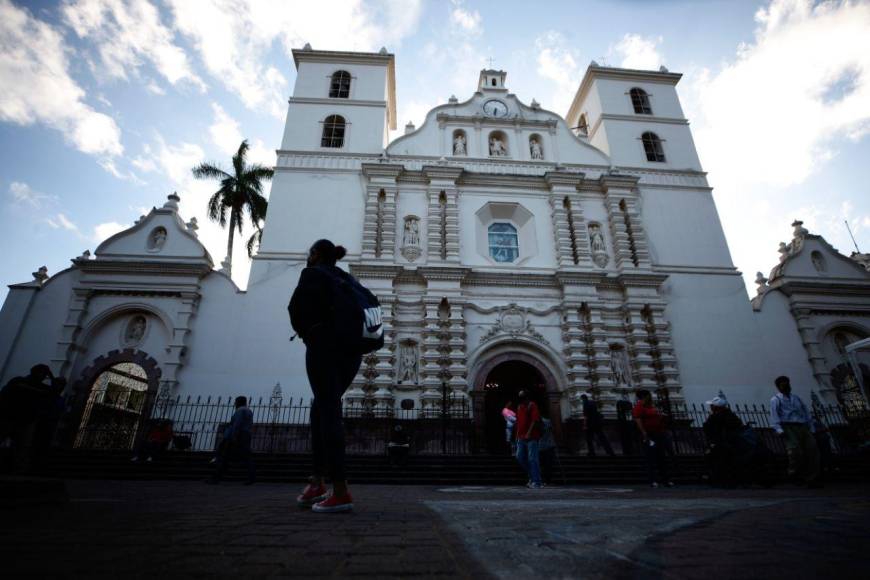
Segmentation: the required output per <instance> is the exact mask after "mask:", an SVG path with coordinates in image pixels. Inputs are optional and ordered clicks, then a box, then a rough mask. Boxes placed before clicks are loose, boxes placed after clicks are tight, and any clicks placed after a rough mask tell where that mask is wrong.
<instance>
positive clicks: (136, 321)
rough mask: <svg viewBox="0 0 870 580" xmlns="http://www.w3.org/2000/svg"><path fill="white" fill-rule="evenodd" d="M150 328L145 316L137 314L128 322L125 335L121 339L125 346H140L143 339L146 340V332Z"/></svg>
mask: <svg viewBox="0 0 870 580" xmlns="http://www.w3.org/2000/svg"><path fill="white" fill-rule="evenodd" d="M147 328H148V323H147V321H146V319H145V317H144V316H142V315H141V314H137V315H135V316H133V317H131V318H130V320H128V321H127V325H126V326H125V327H124V334H123V336H122V337H121V344H122V345H123V346H139V345H140V344H141V343H142V339H144V338H145V331H146V330H147Z"/></svg>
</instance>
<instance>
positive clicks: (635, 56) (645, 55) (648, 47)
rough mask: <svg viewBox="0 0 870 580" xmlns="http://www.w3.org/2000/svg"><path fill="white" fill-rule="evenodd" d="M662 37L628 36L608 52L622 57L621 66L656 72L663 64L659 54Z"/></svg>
mask: <svg viewBox="0 0 870 580" xmlns="http://www.w3.org/2000/svg"><path fill="white" fill-rule="evenodd" d="M661 43H662V37H661V36H659V37H657V38H644V37H643V36H641V35H639V34H626V35H625V36H623V37H622V39H621V40H620V41H619V42H617V43H616V44H615V45H614V46H612V47H611V48H610V50H609V51H608V52H609V53H610V54H615V55H616V56H618V57H620V59H621V60H620V63H619V66H621V67H622V68H633V69H640V70H656V69H658V68H659V67H660V66H661V65H662V62H663V59H662V56H661V55H660V54H659V52H658V46H659V45H660V44H661Z"/></svg>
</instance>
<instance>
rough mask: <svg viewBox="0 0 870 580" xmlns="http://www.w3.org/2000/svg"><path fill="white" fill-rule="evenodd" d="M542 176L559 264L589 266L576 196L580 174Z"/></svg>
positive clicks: (586, 238) (578, 201)
mask: <svg viewBox="0 0 870 580" xmlns="http://www.w3.org/2000/svg"><path fill="white" fill-rule="evenodd" d="M544 178H545V179H546V180H547V185H549V187H550V215H551V218H552V221H553V235H554V238H555V244H556V259H557V260H558V262H559V266H561V267H564V266H574V265H580V264H582V265H584V266H591V264H590V262H589V259H590V256H589V242H588V235H587V232H586V223H585V220H584V219H583V208H582V207H581V205H580V199H579V197H578V196H577V188H578V187H579V186H580V184H581V183H582V182H583V174H582V173H565V172H558V171H549V172H547V174H546V175H545V176H544ZM566 200H567V204H566Z"/></svg>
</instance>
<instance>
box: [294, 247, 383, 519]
mask: <svg viewBox="0 0 870 580" xmlns="http://www.w3.org/2000/svg"><path fill="white" fill-rule="evenodd" d="M345 254H346V250H345V249H344V248H343V247H342V246H336V245H335V244H333V243H332V242H331V241H329V240H318V241H316V242H315V243H314V244H313V245H312V246H311V249H310V250H309V252H308V261H307V267H306V268H305V269H304V270H302V274H301V276H300V277H299V284H298V285H297V286H296V290H295V291H294V292H293V297H292V298H291V300H290V305H289V306H288V309H289V311H290V321H291V324H292V325H293V329H294V330H295V331H296V333H297V334H298V335H299V337H300V338H301V339H302V340H303V342H304V343H305V370H306V372H307V374H308V382H309V383H310V385H311V392H312V393H313V395H314V400H313V402H312V404H311V452H312V456H313V457H312V458H313V462H314V475H312V476H311V478H310V480H309V484H308V485H307V486H306V487H305V488H304V489H303V490H302V493H301V494H300V495H299V496H298V497H297V498H296V503H297V505H299V506H300V507H311V508H312V511H315V512H321V513H330V512H343V511H350V510H352V509H353V497H352V496H351V494H350V491H349V490H348V486H347V474H346V473H345V460H344V451H345V449H344V447H345V443H344V425H343V423H342V407H341V397H342V396H343V395H344V392H345V391H346V390H347V388H348V387H349V386H350V383H351V382H352V381H353V378H354V377H355V376H356V373H357V371H358V370H359V367H360V364H361V362H362V353H361V351H360V347H359V342H358V340H357V342H354V341H353V340H351V339H350V338H349V337H348V336H346V332H345V331H344V326H343V325H344V324H345V323H347V322H348V321H346V320H341V319H340V316H341V313H342V312H345V311H344V310H343V309H342V308H340V307H342V306H343V303H340V302H341V300H342V298H343V296H344V295H343V294H341V293H342V292H345V293H346V292H347V291H348V290H347V289H348V288H351V289H352V290H353V291H359V290H357V289H361V290H362V291H364V292H368V291H367V290H365V289H364V288H362V286H360V285H359V283H358V282H357V281H356V280H355V279H354V278H353V276H351V275H350V274H348V273H346V272H344V271H343V270H342V269H341V268H339V267H338V266H336V265H335V264H336V262H338V261H339V260H341V259H342V258H343V257H344V256H345ZM369 294H371V293H370V292H369ZM372 297H373V296H372ZM375 301H376V299H375ZM364 322H365V321H362V320H361V321H359V324H360V326H362V325H363V323H364ZM354 324H355V323H354ZM357 338H358V337H357ZM327 476H329V478H330V479H331V480H332V493H331V494H329V493H327V489H326V485H325V479H326V477H327Z"/></svg>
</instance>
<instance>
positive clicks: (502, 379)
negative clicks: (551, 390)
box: [483, 360, 549, 453]
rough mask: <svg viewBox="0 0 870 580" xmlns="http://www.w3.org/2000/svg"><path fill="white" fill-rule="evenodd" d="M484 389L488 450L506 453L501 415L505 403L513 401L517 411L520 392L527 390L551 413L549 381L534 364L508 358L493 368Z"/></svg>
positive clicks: (547, 413)
mask: <svg viewBox="0 0 870 580" xmlns="http://www.w3.org/2000/svg"><path fill="white" fill-rule="evenodd" d="M483 389H484V396H483V397H484V409H483V413H484V417H483V425H484V433H485V439H486V450H487V451H489V452H490V453H506V452H507V451H508V445H507V442H506V437H505V422H504V419H503V417H502V415H501V411H502V409H503V408H504V406H505V405H506V404H507V403H509V402H511V403H512V404H513V409H514V410H515V411H516V408H517V404H518V397H517V395H518V393H519V392H520V391H521V390H525V391H526V392H527V393H529V396H530V397H531V399H532V400H533V401H534V402H535V403H536V404H537V405H538V408H539V409H541V413H542V414H543V415H544V416H548V415H549V412H548V411H549V409H548V407H549V405H548V403H547V385H546V383H545V382H544V377H543V376H541V373H540V372H539V371H538V370H537V369H536V368H535V367H533V366H532V365H530V364H529V363H527V362H524V361H519V360H509V361H505V362H503V363H501V364H499V365H498V366H496V367H495V368H494V369H492V370H491V371H490V372H489V374H488V375H487V377H486V382H485V383H484V385H483Z"/></svg>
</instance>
